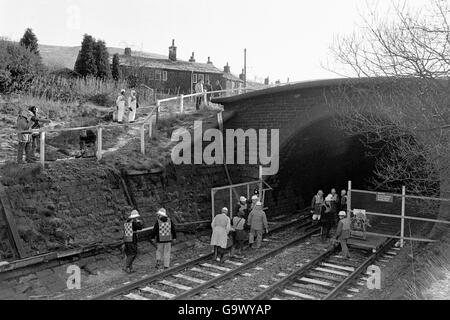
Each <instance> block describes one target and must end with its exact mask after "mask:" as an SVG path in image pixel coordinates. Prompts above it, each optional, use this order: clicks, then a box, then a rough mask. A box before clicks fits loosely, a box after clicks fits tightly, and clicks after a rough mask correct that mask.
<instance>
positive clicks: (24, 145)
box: [16, 110, 35, 163]
mask: <svg viewBox="0 0 450 320" xmlns="http://www.w3.org/2000/svg"><path fill="white" fill-rule="evenodd" d="M32 117H33V114H32V113H31V111H28V110H22V111H20V113H19V116H18V117H17V124H16V127H17V131H19V132H18V133H17V138H18V140H19V144H18V147H17V163H23V153H24V151H25V159H26V161H27V162H34V161H35V159H34V156H33V151H32V137H31V132H30V133H22V132H21V131H28V130H30V129H31V127H32V125H33V122H32V120H31V118H32Z"/></svg>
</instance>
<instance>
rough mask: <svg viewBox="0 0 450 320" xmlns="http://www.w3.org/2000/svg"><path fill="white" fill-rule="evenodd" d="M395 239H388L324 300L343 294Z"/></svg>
mask: <svg viewBox="0 0 450 320" xmlns="http://www.w3.org/2000/svg"><path fill="white" fill-rule="evenodd" d="M394 240H395V239H393V238H390V239H387V240H386V241H385V242H384V243H383V244H382V245H381V248H380V249H379V250H378V251H377V252H375V253H373V254H372V255H371V256H370V257H368V258H367V259H366V260H364V261H363V262H362V263H361V265H360V266H359V267H358V268H356V269H355V271H353V272H352V273H351V274H350V275H349V276H348V277H347V278H345V279H344V280H343V281H342V282H341V283H339V284H338V285H337V286H336V287H335V288H334V289H333V290H331V291H330V292H329V293H328V294H327V295H326V296H325V297H324V298H323V299H322V300H329V299H332V298H334V297H336V295H337V294H338V293H339V292H341V291H342V290H343V289H344V288H345V287H346V286H347V285H348V284H349V283H350V282H351V281H353V280H354V279H355V278H356V277H357V276H358V275H359V274H360V273H361V272H362V271H364V270H365V269H366V268H367V267H368V266H369V265H370V264H372V263H373V262H374V261H375V260H376V259H378V258H379V257H380V256H381V255H382V254H383V253H384V252H386V250H388V248H389V247H390V245H391V244H392V243H393V242H394Z"/></svg>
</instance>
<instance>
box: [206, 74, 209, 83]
mask: <svg viewBox="0 0 450 320" xmlns="http://www.w3.org/2000/svg"><path fill="white" fill-rule="evenodd" d="M205 82H206V83H209V74H207V75H205Z"/></svg>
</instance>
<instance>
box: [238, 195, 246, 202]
mask: <svg viewBox="0 0 450 320" xmlns="http://www.w3.org/2000/svg"><path fill="white" fill-rule="evenodd" d="M239 201H241V202H245V201H247V199H246V198H245V197H244V196H241V197H240V198H239Z"/></svg>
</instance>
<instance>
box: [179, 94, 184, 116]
mask: <svg viewBox="0 0 450 320" xmlns="http://www.w3.org/2000/svg"><path fill="white" fill-rule="evenodd" d="M180 113H184V95H182V94H181V95H180Z"/></svg>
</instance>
